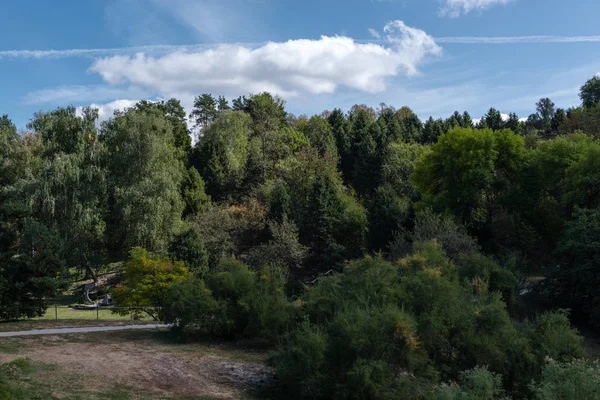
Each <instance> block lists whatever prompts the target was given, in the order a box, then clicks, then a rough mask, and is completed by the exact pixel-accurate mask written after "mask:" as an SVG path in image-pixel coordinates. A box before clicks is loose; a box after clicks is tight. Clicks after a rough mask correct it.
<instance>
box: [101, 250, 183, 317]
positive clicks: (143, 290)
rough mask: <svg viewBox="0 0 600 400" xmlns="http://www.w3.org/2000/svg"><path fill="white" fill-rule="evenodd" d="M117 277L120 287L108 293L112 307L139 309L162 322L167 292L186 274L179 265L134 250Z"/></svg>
mask: <svg viewBox="0 0 600 400" xmlns="http://www.w3.org/2000/svg"><path fill="white" fill-rule="evenodd" d="M120 275H121V276H120V279H119V281H120V284H119V285H118V286H116V287H115V288H113V289H112V291H111V295H112V297H113V299H114V301H115V303H116V304H117V305H118V306H120V307H136V308H139V309H140V311H143V312H145V313H147V314H149V315H150V316H152V317H153V318H154V319H157V320H164V308H165V307H166V306H167V295H168V292H169V288H170V287H171V285H173V284H176V283H179V282H183V281H184V280H186V278H187V277H188V276H189V271H188V269H187V268H186V267H185V266H184V264H183V262H181V261H175V262H173V261H171V260H170V259H169V258H167V257H162V256H159V255H156V254H150V253H148V251H147V250H145V249H143V248H141V247H134V248H133V249H131V251H130V252H129V259H128V260H127V262H126V263H125V264H124V265H123V268H122V271H121V274H120ZM117 312H119V310H117ZM124 312H125V313H127V311H126V310H125V311H124Z"/></svg>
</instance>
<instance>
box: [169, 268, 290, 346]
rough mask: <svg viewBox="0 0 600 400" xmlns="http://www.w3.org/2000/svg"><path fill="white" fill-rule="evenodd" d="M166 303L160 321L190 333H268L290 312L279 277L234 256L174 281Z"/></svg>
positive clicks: (273, 332) (275, 332) (273, 334)
mask: <svg viewBox="0 0 600 400" xmlns="http://www.w3.org/2000/svg"><path fill="white" fill-rule="evenodd" d="M168 303H169V305H170V306H169V308H168V310H167V312H166V321H167V322H170V323H174V324H175V327H176V329H180V330H182V331H183V332H185V333H187V334H189V335H192V336H198V335H203V334H211V335H215V336H224V337H234V336H238V335H242V336H246V337H268V338H272V337H276V335H278V334H280V333H281V332H282V331H283V329H285V328H286V326H287V325H288V324H289V322H290V318H291V316H292V314H291V307H292V306H291V305H290V304H289V303H288V302H287V300H286V299H285V296H284V293H283V281H282V280H281V279H279V278H278V277H277V276H276V275H274V274H272V273H270V272H269V271H264V272H254V271H250V270H249V269H248V267H247V266H246V265H244V264H242V263H241V262H239V261H237V260H235V259H229V260H227V259H224V260H223V261H222V262H221V264H220V265H219V268H218V270H216V271H214V272H212V273H210V274H208V275H207V276H206V280H205V281H202V280H198V279H197V278H195V279H192V280H187V281H185V282H183V283H180V284H178V285H175V286H174V287H173V288H172V289H171V292H170V293H169V302H168Z"/></svg>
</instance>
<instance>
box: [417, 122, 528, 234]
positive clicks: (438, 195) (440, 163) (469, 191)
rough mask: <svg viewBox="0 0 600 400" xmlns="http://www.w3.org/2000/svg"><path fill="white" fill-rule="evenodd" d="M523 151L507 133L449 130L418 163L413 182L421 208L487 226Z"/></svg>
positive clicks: (505, 131) (519, 163) (516, 138)
mask: <svg viewBox="0 0 600 400" xmlns="http://www.w3.org/2000/svg"><path fill="white" fill-rule="evenodd" d="M524 151H525V150H524V147H523V139H522V138H520V137H519V136H517V135H515V134H514V133H512V132H511V131H510V130H504V131H492V130H490V129H485V130H471V129H453V130H451V131H449V132H448V133H447V134H445V135H444V136H442V137H440V139H439V140H438V142H437V143H436V144H435V145H433V147H432V149H431V152H430V153H428V154H426V155H425V156H424V157H423V158H421V159H420V160H419V162H418V163H417V165H416V167H415V173H414V175H413V182H414V183H415V185H416V187H417V189H418V190H419V191H420V192H421V193H422V194H423V202H422V203H423V204H424V205H426V206H431V207H433V209H434V210H435V211H440V212H445V211H449V212H451V213H453V214H454V215H456V216H458V217H459V218H461V219H462V221H464V222H466V223H467V224H470V225H473V226H477V225H478V224H481V223H484V222H486V221H489V218H490V217H491V214H490V213H492V212H493V210H494V205H495V204H496V203H497V201H498V199H499V197H500V196H501V195H502V194H503V192H504V191H505V190H506V187H507V186H508V185H509V183H510V182H511V181H512V179H514V177H515V176H516V174H517V173H518V171H519V169H520V168H521V165H522V163H523V160H524Z"/></svg>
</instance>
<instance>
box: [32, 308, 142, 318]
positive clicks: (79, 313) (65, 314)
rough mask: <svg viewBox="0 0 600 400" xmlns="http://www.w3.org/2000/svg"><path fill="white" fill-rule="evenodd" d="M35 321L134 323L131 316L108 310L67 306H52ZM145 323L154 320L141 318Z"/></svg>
mask: <svg viewBox="0 0 600 400" xmlns="http://www.w3.org/2000/svg"><path fill="white" fill-rule="evenodd" d="M33 320H38V321H39V320H60V321H64V320H87V321H133V319H132V317H131V315H130V314H127V315H119V314H114V313H113V312H112V311H111V310H109V309H106V308H99V309H97V310H96V309H91V310H76V309H73V308H70V307H65V306H58V305H57V306H56V307H55V306H54V305H51V306H50V307H49V308H48V310H46V313H45V314H44V315H43V316H41V317H38V318H33ZM141 320H143V321H148V320H150V321H152V318H151V317H150V316H148V315H146V314H144V315H142V316H141Z"/></svg>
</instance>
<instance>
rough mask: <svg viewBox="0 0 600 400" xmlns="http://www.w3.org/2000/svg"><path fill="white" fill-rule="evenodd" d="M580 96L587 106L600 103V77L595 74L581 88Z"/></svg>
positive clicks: (592, 106)
mask: <svg viewBox="0 0 600 400" xmlns="http://www.w3.org/2000/svg"><path fill="white" fill-rule="evenodd" d="M579 97H580V98H581V103H582V104H583V107H585V108H594V107H596V106H597V105H598V103H600V77H598V76H594V77H593V78H592V79H590V80H588V81H587V82H586V83H585V84H584V85H583V86H582V87H581V89H580V92H579Z"/></svg>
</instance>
